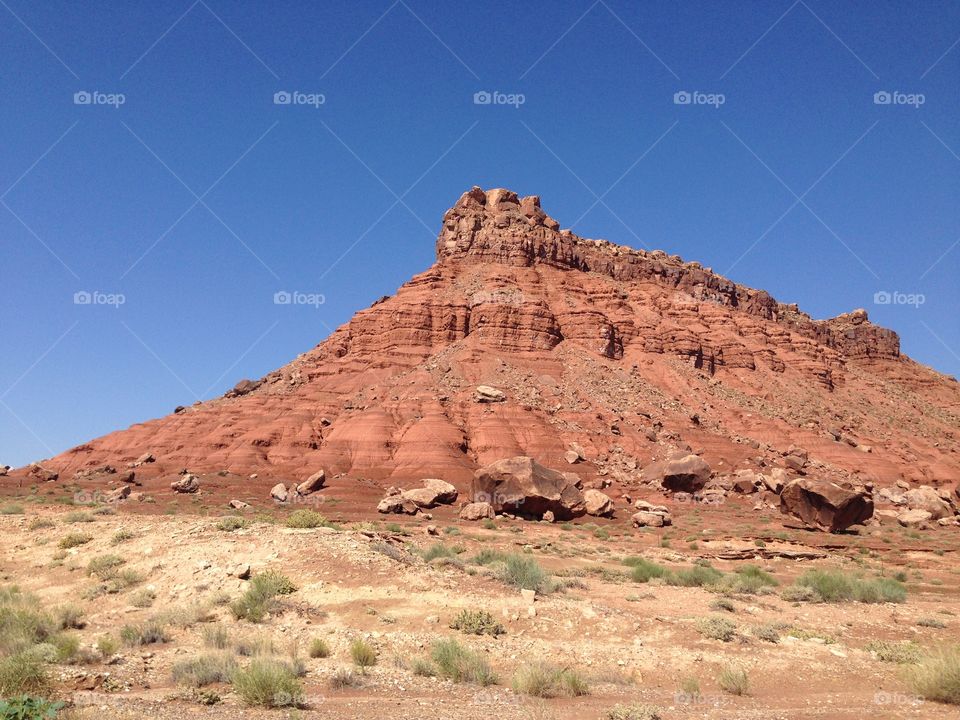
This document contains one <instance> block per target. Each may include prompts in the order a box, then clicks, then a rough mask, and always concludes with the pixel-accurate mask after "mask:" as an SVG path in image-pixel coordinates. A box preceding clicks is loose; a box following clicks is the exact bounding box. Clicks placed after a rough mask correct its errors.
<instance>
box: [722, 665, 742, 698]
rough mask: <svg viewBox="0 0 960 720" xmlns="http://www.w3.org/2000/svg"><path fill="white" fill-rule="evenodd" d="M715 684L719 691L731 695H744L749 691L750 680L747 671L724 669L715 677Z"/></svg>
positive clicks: (733, 668)
mask: <svg viewBox="0 0 960 720" xmlns="http://www.w3.org/2000/svg"><path fill="white" fill-rule="evenodd" d="M717 684H718V685H719V686H720V689H721V690H723V691H724V692H728V693H730V694H731V695H746V694H747V691H748V690H749V689H750V679H749V677H748V676H747V671H746V670H744V669H742V668H735V667H727V668H724V669H723V670H721V671H720V674H719V675H718V676H717Z"/></svg>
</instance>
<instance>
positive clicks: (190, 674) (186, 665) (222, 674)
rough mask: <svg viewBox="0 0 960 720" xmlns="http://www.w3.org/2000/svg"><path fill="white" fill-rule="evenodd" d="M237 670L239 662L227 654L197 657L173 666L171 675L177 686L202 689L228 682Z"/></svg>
mask: <svg viewBox="0 0 960 720" xmlns="http://www.w3.org/2000/svg"><path fill="white" fill-rule="evenodd" d="M236 669H237V662H236V660H234V659H233V658H232V657H231V656H230V655H227V654H226V653H209V654H206V655H197V656H196V657H193V658H189V659H187V660H180V661H179V662H176V663H174V664H173V668H172V669H171V673H172V675H173V681H174V682H175V683H176V684H177V685H184V686H186V687H192V688H200V687H203V686H204V685H212V684H213V683H218V682H228V681H229V680H230V678H231V677H232V675H233V673H234V672H235V671H236Z"/></svg>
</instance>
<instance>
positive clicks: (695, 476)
mask: <svg viewBox="0 0 960 720" xmlns="http://www.w3.org/2000/svg"><path fill="white" fill-rule="evenodd" d="M643 476H644V478H646V479H648V480H652V481H654V482H656V483H659V484H660V486H661V487H663V489H664V490H667V491H668V492H687V493H694V492H697V491H698V490H702V489H703V486H704V485H706V484H707V480H709V479H710V466H709V465H708V464H707V463H706V461H705V460H704V459H703V458H701V457H700V456H699V455H693V454H690V455H683V456H682V457H676V458H673V459H671V460H667V461H666V462H659V463H653V464H652V465H648V466H647V467H645V468H644V469H643Z"/></svg>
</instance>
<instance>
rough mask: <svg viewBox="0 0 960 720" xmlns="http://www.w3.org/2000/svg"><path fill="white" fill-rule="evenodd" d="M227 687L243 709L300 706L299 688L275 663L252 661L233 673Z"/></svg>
mask: <svg viewBox="0 0 960 720" xmlns="http://www.w3.org/2000/svg"><path fill="white" fill-rule="evenodd" d="M231 683H232V684H233V689H234V691H236V693H237V695H238V696H239V697H240V699H241V700H242V701H243V702H244V704H246V705H260V706H263V707H296V706H298V705H301V704H302V703H303V685H301V684H300V681H299V680H298V679H297V677H296V675H294V673H293V672H292V671H291V670H290V668H289V667H287V666H286V665H285V664H283V663H281V662H277V661H276V660H268V659H254V660H252V661H251V662H250V664H249V665H248V666H247V667H245V668H240V669H238V670H236V671H234V673H233V675H232V676H231Z"/></svg>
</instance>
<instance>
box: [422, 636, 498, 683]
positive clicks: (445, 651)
mask: <svg viewBox="0 0 960 720" xmlns="http://www.w3.org/2000/svg"><path fill="white" fill-rule="evenodd" d="M430 659H431V660H433V663H434V665H435V666H436V668H437V674H438V675H440V676H441V677H445V678H449V679H450V680H453V681H454V682H458V683H459V682H469V683H476V684H478V685H493V684H494V683H496V681H497V678H496V676H495V675H494V673H493V671H492V670H491V669H490V665H489V664H488V663H487V661H486V659H485V658H483V657H481V656H480V655H478V654H477V653H475V652H473V651H472V650H470V649H468V648H466V647H464V646H463V645H461V644H460V643H458V642H457V641H456V640H454V639H453V638H446V639H443V640H438V641H437V642H435V643H434V644H433V648H432V649H431V651H430Z"/></svg>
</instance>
